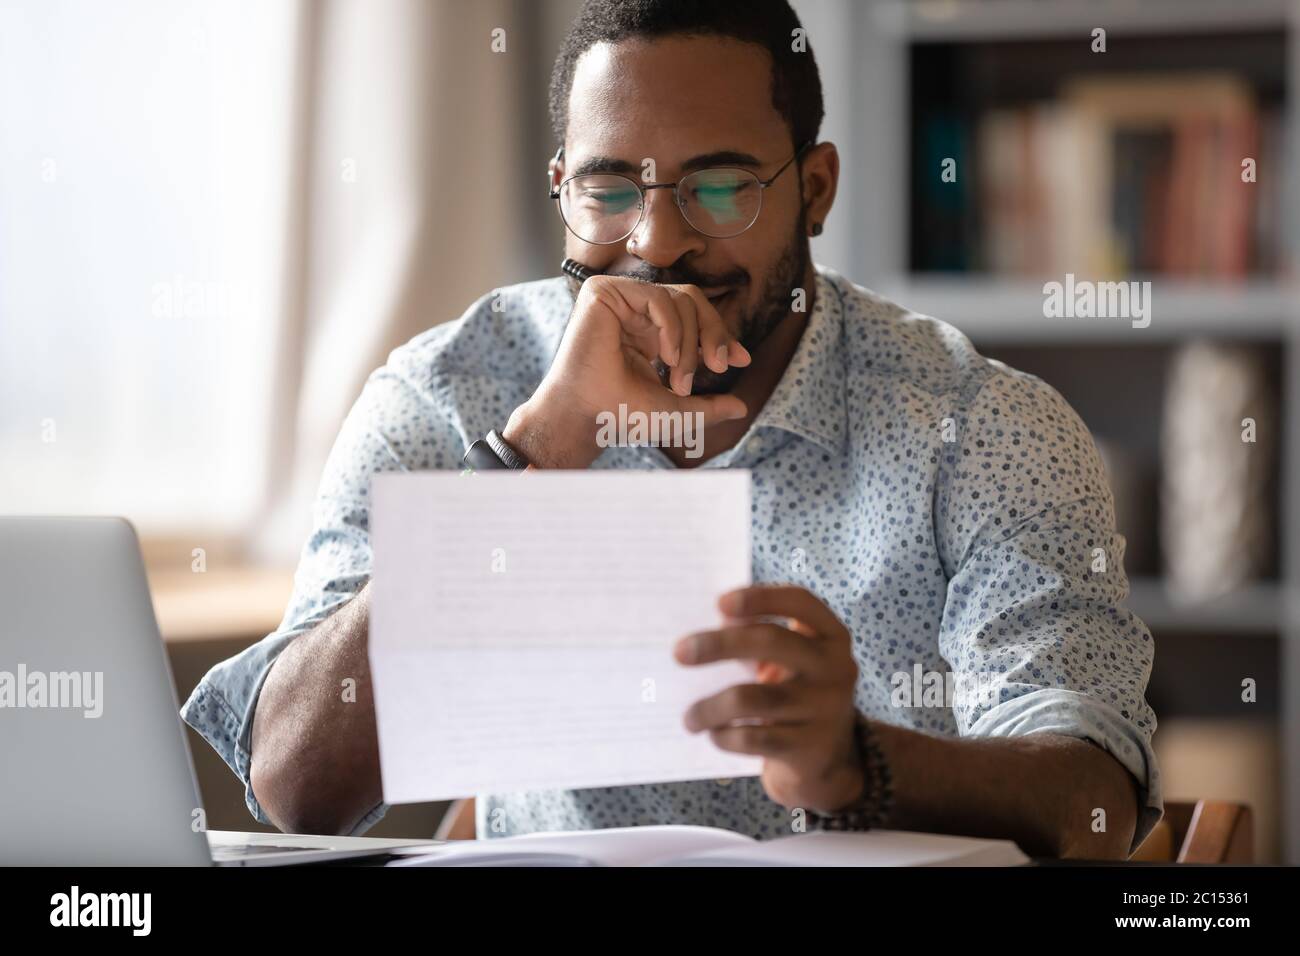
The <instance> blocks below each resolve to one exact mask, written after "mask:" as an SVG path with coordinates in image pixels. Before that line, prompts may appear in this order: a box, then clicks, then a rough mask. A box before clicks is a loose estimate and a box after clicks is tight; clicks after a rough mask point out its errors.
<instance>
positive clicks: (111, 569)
mask: <svg viewBox="0 0 1300 956" xmlns="http://www.w3.org/2000/svg"><path fill="white" fill-rule="evenodd" d="M0 755H3V757H2V758H0V759H2V760H3V764H4V777H3V780H0V865H9V866H15V865H35V866H51V865H64V866H97V865H112V866H133V865H144V866H160V865H192V866H193V865H211V864H217V865H230V866H276V865H287V864H299V863H316V862H325V861H329V860H341V859H352V858H357V857H369V856H380V855H384V854H386V853H388V852H390V851H391V850H393V849H395V848H397V847H402V846H422V845H426V844H434V843H436V842H438V841H433V840H382V839H372V838H368V837H321V836H298V835H284V834H253V833H236V832H212V833H209V832H206V830H205V828H204V827H203V826H202V822H203V821H204V820H205V819H206V818H205V817H204V815H203V813H202V806H203V805H202V802H201V800H200V798H199V792H198V787H197V785H196V782H195V778H194V768H193V764H192V762H191V758H190V751H189V745H188V742H187V741H186V737H185V729H184V724H183V723H182V721H181V719H180V715H179V713H178V707H177V702H176V691H175V687H174V686H173V684H172V677H171V668H170V665H169V664H168V661H167V653H166V649H165V648H164V646H163V642H162V638H161V637H160V635H159V633H158V624H157V622H156V621H155V619H154V614H153V604H152V602H151V601H150V598H149V587H148V583H147V581H146V578H145V574H144V565H143V562H142V561H141V558H140V547H139V541H138V540H137V538H136V534H135V530H134V529H133V528H132V526H131V524H130V523H129V522H128V521H126V520H125V519H122V518H63V517H0Z"/></svg>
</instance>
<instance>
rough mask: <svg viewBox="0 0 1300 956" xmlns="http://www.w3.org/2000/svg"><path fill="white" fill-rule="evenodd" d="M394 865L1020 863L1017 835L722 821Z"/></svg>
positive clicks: (452, 847)
mask: <svg viewBox="0 0 1300 956" xmlns="http://www.w3.org/2000/svg"><path fill="white" fill-rule="evenodd" d="M395 853H396V854H398V855H399V857H400V858H399V859H397V860H394V861H393V862H391V863H389V864H388V865H389V866H1020V865H1023V864H1025V863H1028V862H1029V858H1028V857H1026V856H1025V855H1024V854H1023V853H1022V852H1021V851H1020V849H1019V847H1017V846H1016V845H1015V844H1014V843H1012V842H1011V841H1009V840H983V839H976V838H974V837H959V836H946V835H942V834H937V833H909V832H905V831H902V830H870V831H867V832H864V833H841V832H828V831H820V830H819V831H815V832H812V833H802V834H792V835H790V836H787V837H779V838H777V839H775V840H763V841H759V840H755V839H753V838H752V837H748V836H745V835H744V834H741V833H736V832H734V831H732V830H723V829H719V828H716V827H698V826H645V827H611V828H609V829H605V830H582V831H573V832H555V833H529V834H525V835H522V836H515V837H501V838H498V839H489V840H464V841H451V842H449V843H445V844H443V845H441V846H438V847H435V848H433V849H429V848H428V847H410V848H405V849H398V850H396V851H395Z"/></svg>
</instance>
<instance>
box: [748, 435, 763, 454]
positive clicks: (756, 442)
mask: <svg viewBox="0 0 1300 956" xmlns="http://www.w3.org/2000/svg"><path fill="white" fill-rule="evenodd" d="M749 449H750V451H762V450H763V436H762V435H755V436H754V437H753V438H751V439H750V440H749Z"/></svg>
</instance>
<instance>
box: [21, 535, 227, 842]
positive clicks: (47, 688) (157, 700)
mask: <svg viewBox="0 0 1300 956" xmlns="http://www.w3.org/2000/svg"><path fill="white" fill-rule="evenodd" d="M177 710H178V708H177V702H176V693H175V690H174V687H173V684H172V678H171V669H170V666H169V664H168V662H167V655H166V651H165V649H164V647H163V643H162V640H161V638H160V636H159V633H158V625H157V622H156V621H155V620H154V614H153V605H152V604H151V602H150V598H149V588H148V585H147V582H146V579H145V575H144V566H143V564H142V563H141V560H140V549H139V543H138V541H137V539H136V535H135V531H134V529H133V528H132V527H131V525H130V523H129V522H127V521H126V520H125V519H122V518H57V517H50V518H46V517H18V518H13V517H0V755H3V756H2V757H0V760H2V761H3V764H4V774H3V781H2V782H0V864H7V865H20V864H35V865H92V866H93V865H108V864H112V865H118V866H121V865H142V864H151V865H167V864H207V863H210V862H211V857H210V855H209V852H208V844H207V840H206V837H205V834H204V833H202V832H196V830H195V829H194V827H193V823H194V821H195V811H196V810H198V809H199V808H200V807H201V803H200V801H199V796H198V789H197V787H196V785H195V780H194V771H193V767H192V765H191V763H190V754H189V748H188V746H187V744H186V741H185V736H184V730H183V726H182V724H181V720H180V716H179V714H178V712H177Z"/></svg>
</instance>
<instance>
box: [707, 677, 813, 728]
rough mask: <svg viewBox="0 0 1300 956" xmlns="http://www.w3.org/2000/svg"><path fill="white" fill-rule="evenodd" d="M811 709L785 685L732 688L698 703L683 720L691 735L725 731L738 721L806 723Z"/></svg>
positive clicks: (740, 685) (736, 685)
mask: <svg viewBox="0 0 1300 956" xmlns="http://www.w3.org/2000/svg"><path fill="white" fill-rule="evenodd" d="M812 716H814V715H813V713H812V708H811V707H809V706H807V704H806V702H805V701H804V700H803V698H801V697H800V696H799V695H798V694H796V693H794V690H793V688H791V687H790V686H789V685H788V684H734V685H732V686H731V687H728V688H727V689H726V690H722V691H719V692H718V693H716V694H714V695H713V696H712V697H705V698H703V699H701V700H697V701H696V702H695V703H693V704H692V705H691V706H690V707H689V708H687V710H686V713H685V714H684V715H683V717H682V722H683V723H684V724H685V725H686V729H687V730H689V731H690V732H691V733H693V734H695V733H699V732H700V731H701V730H713V729H715V728H718V727H725V726H727V725H728V724H730V723H732V722H734V721H737V720H750V721H758V720H761V721H799V720H808V719H809V718H811V717H812Z"/></svg>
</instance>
